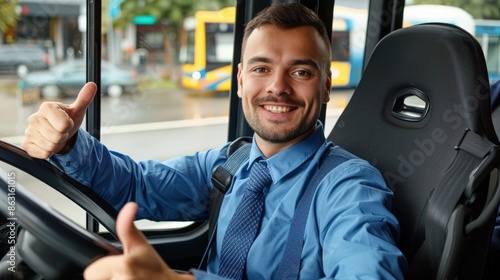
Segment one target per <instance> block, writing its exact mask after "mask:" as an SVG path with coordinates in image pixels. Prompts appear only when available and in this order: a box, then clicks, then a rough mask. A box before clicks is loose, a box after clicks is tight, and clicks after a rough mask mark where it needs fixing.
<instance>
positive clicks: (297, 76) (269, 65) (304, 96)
mask: <svg viewBox="0 0 500 280" xmlns="http://www.w3.org/2000/svg"><path fill="white" fill-rule="evenodd" d="M324 47H325V46H324V44H322V42H321V40H320V39H319V35H318V34H317V31H316V30H314V28H312V27H297V28H293V29H279V28H277V27H274V26H271V25H265V26H262V27H260V28H258V29H255V30H254V31H253V32H252V33H251V34H250V36H249V37H248V41H247V42H246V48H245V50H244V51H243V56H242V63H241V64H240V65H239V66H238V96H239V97H240V98H241V99H242V105H243V112H244V114H245V117H246V120H247V121H248V123H249V125H250V126H251V127H252V129H253V130H254V131H255V132H256V134H257V137H260V138H261V139H263V140H265V141H267V142H272V143H288V142H292V144H293V143H296V142H298V141H300V140H301V139H303V138H304V137H306V136H307V135H308V134H309V133H311V132H312V131H313V130H314V129H315V127H316V120H317V119H318V116H319V113H320V111H321V105H322V103H326V102H328V101H329V92H330V85H331V78H330V75H325V72H324V71H321V68H320V67H324V66H323V65H324V63H325V62H324V61H325V59H328V60H329V59H330V58H329V57H328V58H325V57H324V55H325V51H324V49H322V48H324Z"/></svg>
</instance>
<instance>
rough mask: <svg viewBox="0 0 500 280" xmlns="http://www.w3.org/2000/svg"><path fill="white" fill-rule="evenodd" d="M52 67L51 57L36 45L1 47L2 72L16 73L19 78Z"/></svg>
mask: <svg viewBox="0 0 500 280" xmlns="http://www.w3.org/2000/svg"><path fill="white" fill-rule="evenodd" d="M49 67H50V58H49V55H48V54H47V53H46V52H45V51H44V50H43V49H42V48H40V47H38V46H35V45H23V44H7V45H0V72H2V73H16V74H17V75H18V76H19V77H23V76H25V75H27V74H28V73H29V72H31V71H35V70H45V69H49Z"/></svg>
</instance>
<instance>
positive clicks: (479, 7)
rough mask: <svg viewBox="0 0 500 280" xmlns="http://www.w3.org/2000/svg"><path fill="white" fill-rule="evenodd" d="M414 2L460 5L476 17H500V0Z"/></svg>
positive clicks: (418, 2)
mask: <svg viewBox="0 0 500 280" xmlns="http://www.w3.org/2000/svg"><path fill="white" fill-rule="evenodd" d="M414 2H415V4H438V5H449V6H456V7H460V8H462V9H464V10H466V11H467V12H469V13H470V14H471V15H472V17H473V18H475V19H500V0H415V1H414Z"/></svg>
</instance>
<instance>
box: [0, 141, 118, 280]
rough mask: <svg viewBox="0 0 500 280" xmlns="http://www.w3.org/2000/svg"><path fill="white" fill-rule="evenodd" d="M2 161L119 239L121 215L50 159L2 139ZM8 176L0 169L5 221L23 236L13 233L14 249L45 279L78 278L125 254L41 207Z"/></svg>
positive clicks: (0, 197)
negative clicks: (33, 155)
mask: <svg viewBox="0 0 500 280" xmlns="http://www.w3.org/2000/svg"><path fill="white" fill-rule="evenodd" d="M0 161H2V162H5V163H8V164H10V165H12V166H14V167H16V168H18V169H20V170H22V171H24V172H27V173H28V174H30V175H32V176H33V177H35V178H36V179H38V180H40V181H42V182H44V183H46V184H47V185H49V186H51V187H52V188H54V189H56V190H57V191H59V192H60V193H62V194H63V195H65V196H66V197H68V198H69V199H71V200H72V201H74V202H75V203H76V204H78V205H79V206H80V207H82V208H83V209H84V210H85V211H86V212H87V213H89V214H90V215H91V216H92V217H94V218H95V219H96V220H97V221H98V222H99V223H101V224H102V225H103V226H104V227H105V228H106V229H107V230H108V231H109V232H110V233H111V234H113V235H114V236H115V237H116V229H115V222H116V216H117V214H118V213H117V211H116V210H115V209H114V208H113V207H112V206H111V205H109V204H108V203H107V202H106V201H105V200H104V199H102V198H101V197H100V196H99V195H97V194H96V193H95V192H93V191H92V190H91V189H89V188H88V187H86V186H84V185H82V184H80V183H79V182H77V181H76V180H74V179H72V178H71V177H69V176H67V175H66V174H64V173H63V172H61V171H60V170H59V169H57V168H56V167H54V166H53V165H52V164H50V163H49V162H47V161H46V160H39V159H34V158H31V157H30V156H29V155H28V154H27V153H26V152H25V151H24V150H23V149H22V148H20V147H17V146H14V145H11V144H9V143H6V142H4V141H1V140H0ZM9 173H10V172H5V171H2V170H1V169H0V212H1V213H2V214H3V215H4V216H5V217H7V222H8V223H7V224H8V225H9V224H10V225H16V226H17V225H19V226H20V228H21V230H19V231H17V229H14V227H11V228H9V234H10V235H12V236H14V237H13V240H14V241H15V244H11V245H14V246H13V247H14V248H15V249H16V254H18V255H19V256H21V257H22V259H23V261H25V262H26V263H27V264H28V265H29V267H30V268H31V269H33V270H34V271H35V272H36V273H38V274H39V275H41V276H42V277H44V278H45V279H75V277H78V275H79V276H81V272H82V271H83V269H84V268H85V267H86V266H88V265H89V264H90V263H91V262H92V261H93V260H95V259H97V258H99V257H102V256H106V255H110V254H121V253H122V250H121V249H120V248H118V247H117V246H114V245H112V244H111V243H110V242H108V241H106V240H105V239H104V238H102V237H100V236H98V235H97V234H94V233H91V232H88V231H86V230H85V229H83V228H82V227H80V226H78V225H77V224H76V223H74V222H72V221H71V220H69V219H67V218H66V217H64V216H62V215H61V214H59V213H58V212H56V211H54V210H53V209H52V208H50V207H49V206H48V205H46V204H44V203H41V202H40V201H39V200H38V199H37V198H36V197H35V196H34V195H33V194H31V193H30V192H29V191H28V190H26V189H25V188H24V187H23V186H22V185H20V184H19V183H18V182H17V181H16V179H15V178H13V177H12V175H11V174H9ZM9 175H11V176H9ZM9 197H11V198H9ZM10 229H12V231H10ZM68 277H69V278H68Z"/></svg>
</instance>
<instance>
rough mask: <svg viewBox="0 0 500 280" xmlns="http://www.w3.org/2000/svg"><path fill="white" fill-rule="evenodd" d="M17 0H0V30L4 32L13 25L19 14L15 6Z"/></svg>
mask: <svg viewBox="0 0 500 280" xmlns="http://www.w3.org/2000/svg"><path fill="white" fill-rule="evenodd" d="M18 2H19V0H0V31H2V32H5V31H6V30H7V28H8V27H9V26H14V25H15V24H16V20H17V19H18V17H19V14H18V13H16V6H17V3H18Z"/></svg>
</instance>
